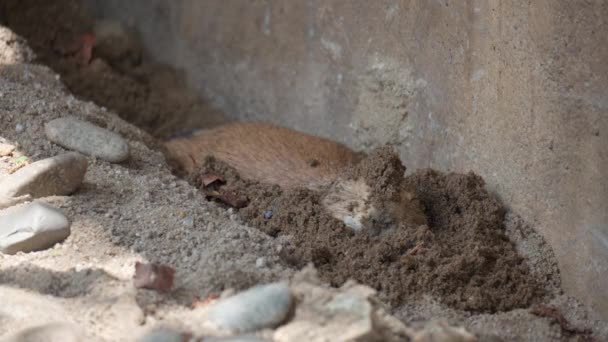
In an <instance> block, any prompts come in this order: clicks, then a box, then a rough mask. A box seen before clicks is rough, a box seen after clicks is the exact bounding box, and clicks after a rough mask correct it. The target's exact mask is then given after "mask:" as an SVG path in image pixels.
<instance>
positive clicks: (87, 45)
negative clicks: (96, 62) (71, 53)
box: [78, 33, 95, 65]
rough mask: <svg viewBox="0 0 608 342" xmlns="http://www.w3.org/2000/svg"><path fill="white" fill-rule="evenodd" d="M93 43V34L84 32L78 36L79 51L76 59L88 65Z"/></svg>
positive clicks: (91, 56)
mask: <svg viewBox="0 0 608 342" xmlns="http://www.w3.org/2000/svg"><path fill="white" fill-rule="evenodd" d="M94 45H95V35H94V34H93V33H85V34H83V35H82V36H80V51H79V53H78V55H79V56H78V61H79V62H80V63H81V64H83V65H88V64H89V63H90V62H91V59H92V58H93V46H94Z"/></svg>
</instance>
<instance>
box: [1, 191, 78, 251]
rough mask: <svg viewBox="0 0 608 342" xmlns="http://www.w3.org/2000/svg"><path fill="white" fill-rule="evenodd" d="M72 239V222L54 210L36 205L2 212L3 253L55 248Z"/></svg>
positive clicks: (30, 204)
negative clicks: (56, 245) (70, 237)
mask: <svg viewBox="0 0 608 342" xmlns="http://www.w3.org/2000/svg"><path fill="white" fill-rule="evenodd" d="M69 235H70V222H69V221H68V219H67V217H65V216H64V215H63V213H61V211H59V209H56V208H54V207H51V206H50V205H48V204H44V203H40V202H32V203H28V204H24V205H21V206H15V207H11V208H8V209H4V210H2V211H0V252H2V253H5V254H15V253H17V252H20V251H21V252H30V251H35V250H41V249H44V248H48V247H51V246H53V245H54V244H55V243H57V242H59V241H62V240H64V239H65V238H67V237H68V236H69Z"/></svg>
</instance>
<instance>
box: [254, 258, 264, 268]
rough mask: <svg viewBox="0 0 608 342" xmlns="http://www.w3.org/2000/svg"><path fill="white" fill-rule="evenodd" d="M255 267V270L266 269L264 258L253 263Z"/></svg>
mask: <svg viewBox="0 0 608 342" xmlns="http://www.w3.org/2000/svg"><path fill="white" fill-rule="evenodd" d="M255 267H257V268H263V267H266V258H264V257H260V258H257V259H256V261H255Z"/></svg>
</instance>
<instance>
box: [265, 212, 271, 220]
mask: <svg viewBox="0 0 608 342" xmlns="http://www.w3.org/2000/svg"><path fill="white" fill-rule="evenodd" d="M264 218H265V219H267V220H268V219H270V218H272V210H266V212H264Z"/></svg>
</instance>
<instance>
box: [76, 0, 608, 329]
mask: <svg viewBox="0 0 608 342" xmlns="http://www.w3.org/2000/svg"><path fill="white" fill-rule="evenodd" d="M86 1H87V2H88V3H89V4H91V6H92V8H94V10H95V12H96V13H97V14H98V15H99V16H108V17H112V18H118V19H120V20H123V21H124V22H126V23H128V24H130V25H135V26H136V27H137V28H138V29H140V30H141V31H142V33H143V39H144V42H145V45H146V47H147V48H148V49H149V51H150V52H151V53H152V54H153V55H154V56H156V58H158V59H160V60H161V61H164V62H169V63H171V64H173V65H176V66H178V67H180V68H184V69H185V70H187V71H188V72H189V80H190V82H191V85H192V86H193V87H195V88H196V89H197V90H198V91H199V92H200V93H201V94H202V95H204V96H205V97H206V98H207V99H210V100H211V101H212V102H213V103H214V104H215V105H217V106H218V107H220V108H222V109H224V110H225V111H227V112H228V113H230V115H232V116H234V117H236V118H243V119H264V120H270V121H274V122H276V123H279V124H283V125H286V126H290V127H293V128H297V129H300V130H303V131H308V132H311V133H315V134H319V135H323V136H327V137H332V138H334V139H336V140H339V141H342V142H345V143H347V144H350V145H351V146H354V147H357V148H370V147H373V146H378V145H380V144H383V143H386V142H390V143H393V144H395V145H397V146H398V147H399V149H400V152H401V155H402V157H403V159H404V160H405V162H406V165H407V166H408V167H409V168H410V169H416V168H421V167H434V168H438V169H442V170H455V171H468V170H473V171H475V172H477V173H479V174H481V175H482V176H483V177H484V178H485V179H486V180H487V182H488V184H489V186H490V188H491V189H493V190H494V191H496V192H497V193H498V194H499V195H500V196H501V198H502V199H503V200H504V202H505V203H506V204H507V205H509V206H510V207H511V208H512V209H513V210H515V211H516V212H517V213H519V214H521V215H522V216H524V218H526V219H527V220H528V221H530V222H532V223H533V224H535V225H536V226H537V227H538V228H539V229H540V230H541V232H542V233H543V234H544V236H545V237H546V238H547V240H548V241H549V243H550V244H551V245H552V246H553V248H554V250H555V251H556V254H557V257H558V261H559V263H560V267H561V269H562V273H563V285H564V287H565V289H566V290H567V291H568V292H569V293H571V294H573V295H575V296H577V297H578V298H579V299H581V300H582V301H583V302H585V303H587V304H588V305H590V306H591V307H593V308H594V309H596V310H597V311H598V312H601V313H602V314H603V316H604V318H608V181H606V176H607V175H608V171H607V169H608V65H607V63H606V62H608V2H606V1H601V0H597V1H593V0H589V1H582V0H534V1H507V0H505V1H498V0H471V1H448V0H433V1H431V0H412V1H405V0H404V1H387V0H386V1H384V0H383V1H380V0H375V1H366V0H352V1H350V0H342V1H338V0H336V1H333V0H307V1H304V0H302V1H281V0H267V1H262V0H258V1H241V0H206V1H198V0H179V1H163V0H130V1H123V0H86Z"/></svg>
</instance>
